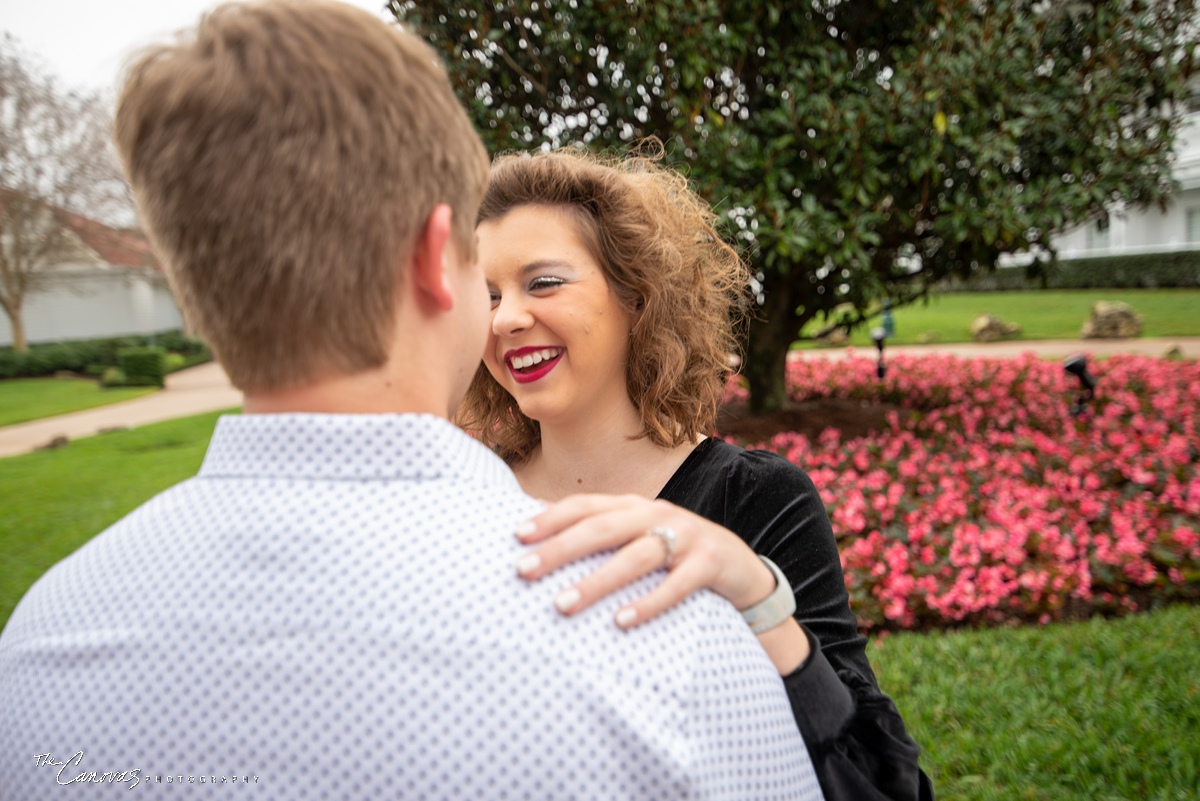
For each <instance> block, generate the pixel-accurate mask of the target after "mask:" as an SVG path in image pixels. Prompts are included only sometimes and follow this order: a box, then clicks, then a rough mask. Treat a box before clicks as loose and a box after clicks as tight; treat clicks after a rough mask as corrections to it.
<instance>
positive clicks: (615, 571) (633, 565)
mask: <svg viewBox="0 0 1200 801" xmlns="http://www.w3.org/2000/svg"><path fill="white" fill-rule="evenodd" d="M662 564H663V548H662V544H661V543H659V542H658V540H655V539H653V538H648V537H639V538H638V539H636V540H634V541H633V542H631V543H629V544H628V545H626V546H625V547H624V548H622V549H621V550H619V551H617V553H616V554H614V555H613V557H612V558H611V559H609V560H608V561H607V562H605V563H604V564H603V565H601V566H600V567H598V568H597V569H596V570H594V571H593V572H592V573H590V574H589V575H588V576H587V577H586V578H584V579H582V580H581V581H579V582H578V583H576V584H575V585H573V586H571V587H567V588H566V589H564V590H562V591H561V592H559V594H558V595H557V596H556V597H555V599H554V605H555V606H556V607H557V608H558V611H560V612H562V613H563V614H564V615H573V614H575V613H576V612H582V611H583V610H584V609H587V608H588V607H589V606H591V605H592V604H594V603H595V602H596V601H599V600H600V599H602V598H605V597H607V596H609V595H612V594H613V593H614V592H616V591H617V590H619V589H621V588H622V587H624V586H625V585H627V584H629V583H631V582H633V581H636V580H638V579H640V578H641V577H642V576H644V575H646V574H647V573H649V572H651V571H653V570H656V569H657V568H659V567H662Z"/></svg>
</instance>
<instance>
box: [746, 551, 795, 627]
mask: <svg viewBox="0 0 1200 801" xmlns="http://www.w3.org/2000/svg"><path fill="white" fill-rule="evenodd" d="M758 558H759V559H761V560H763V564H765V565H766V566H767V569H768V570H770V571H771V575H773V576H775V591H774V592H772V593H771V594H770V595H768V596H767V597H766V598H765V599H763V600H762V601H760V602H758V603H756V604H755V605H754V606H752V607H750V608H749V609H745V610H743V611H742V617H744V618H745V619H746V622H747V623H749V624H750V630H751V631H753V632H754V633H755V634H762V633H763V632H764V631H770V630H771V629H773V628H775V627H776V626H778V625H779V624H780V623H782V622H783V621H785V620H787V619H788V618H789V617H791V616H792V615H793V614H795V612H796V596H795V595H793V594H792V585H791V584H789V583H788V580H787V576H785V575H783V571H782V570H780V569H779V566H778V565H776V564H775V563H774V562H772V561H771V560H770V559H768V558H767V557H765V556H761V555H760V556H759V557H758Z"/></svg>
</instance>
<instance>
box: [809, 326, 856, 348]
mask: <svg viewBox="0 0 1200 801" xmlns="http://www.w3.org/2000/svg"><path fill="white" fill-rule="evenodd" d="M817 344H818V345H820V346H821V347H823V348H840V347H844V346H845V345H849V344H850V335H849V334H847V333H846V332H845V331H844V330H843V329H841V328H835V329H833V330H832V331H830V332H829V333H828V334H826V335H825V336H823V337H817Z"/></svg>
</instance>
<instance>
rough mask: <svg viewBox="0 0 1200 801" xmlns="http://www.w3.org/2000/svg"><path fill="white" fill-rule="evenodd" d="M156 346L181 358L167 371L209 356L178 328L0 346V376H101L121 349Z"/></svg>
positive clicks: (200, 361)
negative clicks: (18, 348)
mask: <svg viewBox="0 0 1200 801" xmlns="http://www.w3.org/2000/svg"><path fill="white" fill-rule="evenodd" d="M156 345H161V346H162V347H163V348H165V349H166V350H168V351H170V352H172V353H177V354H179V355H181V356H183V357H184V361H183V362H178V361H177V360H176V361H173V362H172V364H173V365H178V366H173V367H172V368H171V369H169V370H168V372H170V371H171V370H175V369H183V368H184V367H191V366H192V365H194V364H201V363H203V362H207V361H209V360H211V359H212V353H211V352H210V351H209V349H208V346H206V345H205V344H204V343H203V342H201V341H200V340H197V339H190V338H188V337H185V336H183V334H181V333H180V332H178V331H168V332H166V333H163V334H156V335H154V336H151V337H143V336H134V337H110V338H107V339H82V340H72V341H68V342H53V343H46V344H40V345H32V346H30V348H29V350H28V351H27V352H26V353H17V352H15V351H14V350H13V349H12V348H11V347H7V348H0V378H21V377H29V378H36V377H37V376H43V375H53V374H54V373H57V372H60V371H67V372H72V373H83V372H86V373H87V374H88V375H103V373H104V368H106V367H116V366H117V365H118V364H119V358H118V353H119V352H120V351H122V350H125V349H128V348H141V347H146V346H156Z"/></svg>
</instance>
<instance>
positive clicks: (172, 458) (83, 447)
mask: <svg viewBox="0 0 1200 801" xmlns="http://www.w3.org/2000/svg"><path fill="white" fill-rule="evenodd" d="M218 416H220V415H219V413H211V414H205V415H200V416H198V417H189V418H185V419H182V420H170V421H167V422H165V423H156V424H154V425H149V426H144V427H142V428H135V429H132V430H129V431H116V432H113V433H109V434H98V435H96V436H94V437H86V438H84V439H79V440H74V441H72V442H71V443H70V444H69V445H68V446H67V447H65V448H62V449H60V450H52V451H38V452H36V453H29V454H24V455H22V456H10V457H8V458H5V459H0V626H3V625H4V623H5V622H6V621H7V620H8V617H9V615H10V614H12V610H13V607H14V606H16V603H17V601H18V600H19V599H20V598H21V596H22V595H24V594H25V591H26V590H27V589H29V586H30V585H31V584H33V582H34V581H36V580H37V579H38V577H39V576H41V575H42V574H43V573H45V572H46V570H47V569H49V568H50V566H51V565H53V564H54V563H56V562H58V561H59V560H61V559H62V558H63V557H65V556H67V555H68V554H70V553H71V552H72V551H74V550H75V549H77V548H78V547H79V546H80V545H83V544H84V543H85V542H87V541H88V540H89V539H91V537H92V536H94V535H95V534H97V533H98V532H99V531H101V530H102V529H104V528H105V527H107V526H108V525H109V524H111V523H113V522H115V521H116V520H118V519H119V518H121V517H122V516H123V515H125V514H126V513H127V512H129V511H130V510H132V509H133V508H135V507H136V506H138V505H139V504H141V503H142V502H143V501H146V500H147V499H149V498H150V497H151V496H153V495H155V494H157V493H159V492H161V491H162V490H164V489H166V488H167V487H170V486H171V485H173V484H177V483H179V482H180V481H182V480H183V479H185V478H188V477H189V476H192V475H195V473H196V471H197V470H199V469H200V462H201V460H202V459H203V457H204V450H205V448H206V447H207V446H208V440H209V438H210V437H211V436H212V431H213V427H214V426H215V425H216V422H217V417H218Z"/></svg>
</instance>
